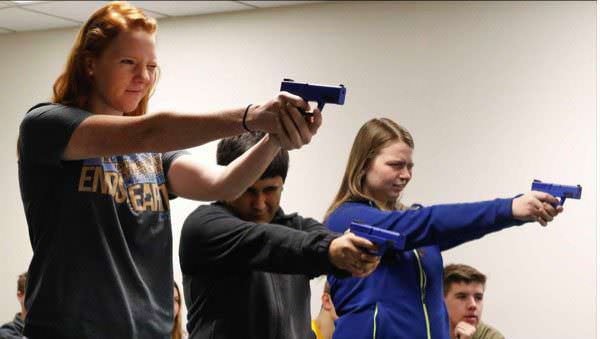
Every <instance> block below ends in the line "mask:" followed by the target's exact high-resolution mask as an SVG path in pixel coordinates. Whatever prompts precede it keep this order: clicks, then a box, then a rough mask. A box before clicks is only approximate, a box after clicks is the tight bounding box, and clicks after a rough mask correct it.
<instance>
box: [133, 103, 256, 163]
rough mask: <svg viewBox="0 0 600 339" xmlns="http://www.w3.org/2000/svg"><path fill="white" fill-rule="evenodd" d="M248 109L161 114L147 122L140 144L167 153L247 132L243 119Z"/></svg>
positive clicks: (153, 115)
mask: <svg viewBox="0 0 600 339" xmlns="http://www.w3.org/2000/svg"><path fill="white" fill-rule="evenodd" d="M244 110H245V108H236V109H229V110H223V111H218V112H212V113H189V114H187V113H175V112H159V113H154V114H151V115H149V116H148V117H147V119H146V121H145V122H144V125H145V126H144V127H142V128H141V130H142V131H144V137H143V138H142V140H140V143H142V144H145V148H146V150H147V151H154V152H166V151H172V150H178V149H185V148H191V147H195V146H199V145H203V144H205V143H208V142H211V141H214V140H218V139H222V138H227V137H230V136H234V135H238V134H241V133H244V132H245V130H244V128H243V126H242V120H243V115H244Z"/></svg>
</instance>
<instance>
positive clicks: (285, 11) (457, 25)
mask: <svg viewBox="0 0 600 339" xmlns="http://www.w3.org/2000/svg"><path fill="white" fill-rule="evenodd" d="M595 14H596V13H595V3H593V2H505V3H434V2H426V3H408V2H406V3H393V2H388V3H369V4H366V3H340V2H335V3H321V4H313V5H310V6H300V7H290V8H276V9H268V10H256V11H251V12H237V13H227V14H219V15H210V16H202V17H188V18H179V19H172V20H167V21H161V22H160V28H159V35H158V55H159V59H160V64H161V68H162V77H161V80H160V84H159V87H158V90H157V92H156V94H155V97H154V98H153V99H152V101H151V108H152V109H153V110H159V109H164V108H174V109H178V110H185V111H198V110H200V111H207V110H212V109H218V108H223V107H231V106H243V105H246V104H248V103H252V102H253V103H259V102H263V101H265V100H267V99H270V98H271V97H272V96H273V95H274V94H275V93H276V91H277V90H278V88H279V82H280V81H281V79H282V78H284V77H291V78H294V79H296V80H301V81H311V82H317V83H327V84H339V83H343V84H345V85H346V87H347V88H348V95H347V103H346V105H345V106H343V107H337V106H326V108H325V112H324V124H323V127H322V129H321V130H320V132H319V135H318V136H317V137H316V139H315V140H314V142H313V143H312V144H311V145H309V146H307V147H305V148H303V149H302V150H300V151H295V152H293V153H292V155H291V168H290V174H289V177H288V181H287V183H286V189H285V193H284V198H283V201H282V205H283V207H284V208H285V209H286V210H287V211H298V212H300V213H301V214H303V215H306V216H314V217H316V218H319V219H320V218H321V216H322V215H323V213H324V211H325V209H326V208H327V205H328V204H329V202H330V200H331V198H332V197H333V194H334V193H335V190H336V189H337V186H338V184H339V180H340V177H341V174H342V172H343V169H344V166H345V161H346V158H347V156H348V152H349V149H350V145H351V143H352V140H353V137H354V135H355V133H356V131H357V129H358V128H359V127H360V125H361V124H362V123H364V122H365V121H366V120H368V119H369V118H372V117H378V116H387V117H390V118H393V119H395V120H396V121H398V122H400V123H401V124H403V125H404V126H406V127H407V128H408V129H409V130H410V131H411V132H412V134H413V136H414V138H415V141H416V149H415V156H414V157H415V162H416V166H415V170H414V178H413V180H412V183H411V184H410V185H409V187H408V188H407V190H406V193H405V195H404V198H403V200H404V201H405V202H407V203H411V202H420V203H423V204H434V203H442V202H457V201H473V200H479V199H488V198H494V197H497V196H502V197H507V196H512V195H514V194H516V193H519V192H523V191H525V190H527V189H528V188H529V186H530V184H531V181H532V179H534V178H538V179H543V180H546V181H550V182H557V183H564V184H581V185H582V186H583V188H584V189H583V200H581V201H568V202H567V204H566V211H565V213H564V215H561V216H560V217H559V218H558V219H557V220H556V221H555V222H554V223H553V224H552V225H551V226H550V227H547V228H542V227H539V226H536V225H533V224H530V225H526V226H523V227H520V228H514V229H510V230H507V231H504V232H501V233H497V234H494V235H490V236H488V237H486V238H484V239H482V240H479V241H476V242H472V243H469V244H465V245H463V246H461V247H459V248H457V249H453V250H451V251H448V252H446V253H445V254H444V257H445V261H446V263H450V262H463V263H468V264H472V265H474V266H476V267H479V268H480V269H481V270H482V271H483V272H484V273H486V274H488V276H489V284H488V289H487V295H486V309H485V313H484V319H487V320H488V321H489V322H490V323H492V324H494V325H495V326H496V327H498V328H499V329H502V331H503V332H504V334H505V335H506V336H507V337H508V338H591V337H593V336H594V335H595V331H596V318H595V314H596V312H595V311H596V308H595V302H596V260H597V259H596V251H595V246H596V217H597V216H596V209H595V207H596V204H597V201H596V191H595V187H596V181H595V180H596V179H595V173H596V167H595V166H596V163H595V161H594V160H595V157H594V156H595V151H596V146H595V145H596V143H595V137H596V128H595V122H596V120H595V118H596V115H595V105H596V101H595V100H596V99H595V93H596V88H595V74H596V32H595V27H596V15H595ZM75 33H76V30H74V29H68V30H56V31H48V32H37V33H25V34H12V35H0V60H2V62H0V75H1V77H2V80H3V81H2V82H1V83H0V102H2V105H3V110H4V114H5V116H6V118H5V119H6V120H5V121H7V123H5V124H3V125H2V127H0V128H1V129H2V130H1V132H2V133H0V145H1V146H2V147H1V148H0V149H1V150H2V151H1V152H0V155H1V158H0V160H1V161H2V163H4V164H5V165H4V166H0V174H1V175H0V180H1V183H2V187H4V194H3V197H2V199H3V201H2V204H1V205H0V211H1V212H2V215H3V216H4V222H3V226H2V238H3V240H2V246H0V256H1V257H2V258H3V259H4V262H5V263H4V268H3V274H2V276H3V278H2V279H0V317H1V318H0V319H6V320H8V319H9V318H11V317H12V315H13V313H14V312H15V310H16V307H17V304H16V300H15V298H14V291H15V288H16V287H15V284H16V277H17V275H18V273H20V272H21V271H23V270H24V269H26V267H27V264H28V261H29V259H30V257H31V247H30V245H29V241H28V234H27V226H26V224H25V221H24V216H23V212H22V204H21V201H20V195H19V188H18V182H17V170H16V162H15V140H16V137H17V127H18V125H19V122H20V119H21V118H22V116H23V113H24V111H25V110H26V109H27V108H28V107H29V106H31V105H33V104H34V103H35V102H38V101H41V100H45V99H46V98H48V97H49V95H50V88H51V84H52V82H53V80H54V79H55V77H56V76H57V75H58V73H59V72H60V70H61V68H62V66H63V63H64V61H65V57H66V54H67V53H68V50H69V48H70V46H71V43H72V41H73V39H74V35H75ZM214 150H215V144H214V143H212V144H209V145H207V146H205V147H202V148H200V149H195V150H194V154H197V156H198V157H200V158H202V159H205V161H206V162H207V163H212V162H214ZM172 206H173V218H172V219H173V226H174V231H175V235H174V238H175V239H176V241H175V247H174V248H175V251H174V263H175V267H178V263H177V260H178V259H177V245H178V238H179V230H180V227H181V223H182V222H183V220H184V219H185V217H186V216H187V214H188V213H189V212H190V211H191V210H193V208H194V207H195V206H197V203H195V202H191V201H184V200H182V199H177V200H175V201H174V202H173V204H172ZM176 277H180V272H179V270H178V269H177V270H176ZM314 286H315V291H314V292H315V293H314V294H315V295H314V296H313V303H314V304H313V306H314V307H315V309H316V308H317V307H318V295H319V293H320V291H319V288H320V287H321V286H320V284H319V283H315V284H314Z"/></svg>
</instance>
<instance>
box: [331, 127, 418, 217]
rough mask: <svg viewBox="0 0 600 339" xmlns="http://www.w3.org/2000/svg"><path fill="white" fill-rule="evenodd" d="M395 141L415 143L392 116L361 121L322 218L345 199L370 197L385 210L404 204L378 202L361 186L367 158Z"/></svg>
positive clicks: (372, 156)
mask: <svg viewBox="0 0 600 339" xmlns="http://www.w3.org/2000/svg"><path fill="white" fill-rule="evenodd" d="M396 141H402V142H404V143H405V144H406V145H408V146H409V147H410V148H411V149H414V147H415V144H414V141H413V138H412V136H411V135H410V133H409V132H408V130H406V129H405V128H404V127H402V126H400V125H398V124H397V123H395V122H394V121H393V120H391V119H388V118H376V119H371V120H369V121H367V122H366V123H365V124H364V125H362V127H361V128H360V129H359V130H358V133H357V134H356V137H355V138H354V144H353V145H352V149H351V150H350V157H349V158H348V164H347V165H346V171H345V173H344V177H343V178H342V183H341V185H340V188H339V190H338V192H337V194H336V196H335V199H334V200H333V203H331V205H330V206H329V208H328V209H327V212H326V214H325V219H327V217H328V216H329V215H330V214H331V212H333V211H334V210H335V209H336V208H338V207H339V206H340V205H341V204H343V203H345V202H347V201H364V200H369V201H372V202H374V203H375V204H376V205H377V207H378V208H380V209H385V210H395V209H403V208H404V207H403V205H401V204H399V203H397V202H390V203H388V204H385V205H381V204H380V203H379V202H377V201H375V199H373V197H371V196H369V195H368V194H367V193H366V192H365V189H364V187H363V181H364V178H365V175H366V170H367V167H368V166H369V163H370V161H372V160H373V159H374V158H375V157H376V156H377V155H378V154H379V153H380V152H381V150H382V149H383V148H385V147H387V146H388V145H389V144H391V143H392V142H396Z"/></svg>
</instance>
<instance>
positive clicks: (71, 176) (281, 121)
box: [18, 2, 321, 339]
mask: <svg viewBox="0 0 600 339" xmlns="http://www.w3.org/2000/svg"><path fill="white" fill-rule="evenodd" d="M155 33H156V21H155V20H154V19H152V18H150V17H147V16H146V15H145V14H144V13H143V12H142V11H140V10H139V9H137V8H135V7H133V6H130V5H129V4H127V3H124V2H110V3H108V4H106V5H105V6H103V7H102V8H100V9H98V10H97V11H96V12H95V13H94V14H93V15H92V16H91V17H90V18H89V20H88V21H87V22H86V23H85V24H84V25H83V26H82V28H81V29H80V31H79V34H78V36H77V38H76V40H75V43H74V46H73V48H72V50H71V53H70V55H69V57H68V59H67V63H66V67H65V70H64V72H63V73H62V74H61V75H60V76H59V77H58V79H57V80H56V82H55V84H54V96H53V100H52V101H53V103H51V104H40V105H36V106H35V107H34V108H32V109H31V110H30V111H29V112H28V113H27V114H26V115H25V118H24V119H23V122H22V123H21V126H20V134H19V142H18V155H19V184H20V188H21V196H22V199H23V205H24V208H25V215H26V218H27V223H28V227H29V235H30V240H31V245H32V248H33V258H32V261H31V264H30V267H29V284H28V286H27V295H26V306H27V309H28V311H29V313H28V314H27V318H26V320H25V333H24V335H25V336H27V337H28V338H29V339H38V338H77V339H82V338H99V339H100V338H103V339H105V338H119V339H127V338H131V339H134V338H136V339H137V338H144V339H152V338H157V339H158V338H160V339H164V338H168V337H169V336H170V334H171V330H172V324H173V268H172V259H171V254H172V235H171V223H170V215H169V198H172V197H174V196H182V197H185V198H189V199H195V200H231V199H234V198H236V197H237V196H239V195H240V194H241V193H243V192H244V191H245V190H246V188H247V187H248V186H249V185H251V184H252V183H254V182H255V181H256V180H257V179H258V177H259V176H260V175H261V174H262V173H263V172H264V170H265V168H266V167H267V166H268V165H269V163H270V162H271V160H272V159H273V157H274V156H275V155H276V154H277V153H278V152H279V150H280V149H281V148H282V147H283V148H285V149H291V148H299V147H301V146H302V145H304V144H306V143H308V142H310V139H311V137H312V136H313V135H314V134H315V133H316V131H317V129H318V127H319V125H320V121H321V116H320V112H319V111H318V110H314V113H316V115H315V116H314V117H315V118H314V119H309V120H305V119H304V117H303V116H302V114H301V113H300V112H299V110H298V108H300V109H308V110H310V107H309V106H308V104H307V103H306V102H304V101H303V100H302V99H301V98H300V97H297V96H294V95H291V94H289V93H285V92H282V93H280V94H279V95H278V96H277V97H276V98H275V99H273V100H270V101H268V102H267V103H265V104H262V105H248V106H245V107H241V108H237V109H229V110H223V111H220V112H214V113H207V114H198V113H190V114H181V113H175V112H159V113H156V114H145V113H146V109H147V104H148V99H149V97H150V94H151V93H152V90H153V88H154V86H155V85H156V81H157V77H158V61H157V58H156V53H155ZM245 130H261V131H264V132H267V133H268V134H267V135H266V136H265V137H264V139H262V140H261V142H259V143H258V144H257V145H256V147H254V148H252V149H250V150H249V151H248V152H247V153H245V154H244V156H242V157H240V158H239V159H238V161H235V162H232V163H231V164H230V165H228V166H226V167H221V168H219V169H217V170H212V169H209V168H210V167H207V166H206V165H205V164H202V163H200V162H199V161H197V160H196V159H194V158H193V157H192V156H191V155H189V154H186V153H184V152H180V151H177V150H179V149H184V148H189V147H193V146H198V145H201V144H204V143H206V142H209V141H212V140H215V139H220V138H224V137H228V136H233V135H237V134H241V133H243V132H244V131H245Z"/></svg>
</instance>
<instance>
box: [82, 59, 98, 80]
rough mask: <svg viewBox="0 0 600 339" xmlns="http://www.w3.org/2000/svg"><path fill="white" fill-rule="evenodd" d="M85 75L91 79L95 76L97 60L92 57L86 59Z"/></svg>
mask: <svg viewBox="0 0 600 339" xmlns="http://www.w3.org/2000/svg"><path fill="white" fill-rule="evenodd" d="M84 65H85V73H86V74H87V75H89V76H90V77H92V76H94V70H95V68H96V60H95V59H94V58H93V57H92V56H86V57H85V59H84Z"/></svg>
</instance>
